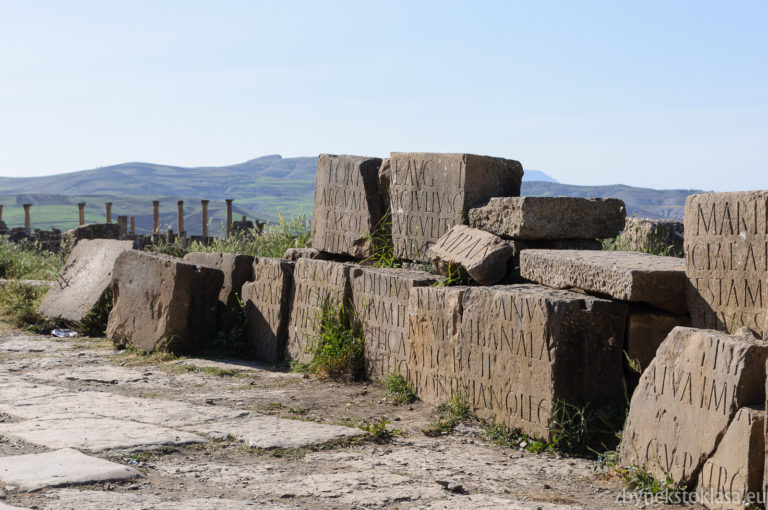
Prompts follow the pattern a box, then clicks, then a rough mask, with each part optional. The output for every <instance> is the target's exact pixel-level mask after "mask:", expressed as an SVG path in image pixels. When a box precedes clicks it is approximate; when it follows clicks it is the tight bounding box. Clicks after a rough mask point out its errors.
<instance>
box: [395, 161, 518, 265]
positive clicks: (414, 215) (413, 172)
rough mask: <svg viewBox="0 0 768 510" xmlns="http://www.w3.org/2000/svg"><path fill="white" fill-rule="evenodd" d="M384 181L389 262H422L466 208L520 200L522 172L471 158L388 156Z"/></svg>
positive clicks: (500, 163) (504, 163)
mask: <svg viewBox="0 0 768 510" xmlns="http://www.w3.org/2000/svg"><path fill="white" fill-rule="evenodd" d="M388 178H389V199H390V204H391V205H390V207H391V211H392V243H393V247H394V256H395V257H397V258H403V259H408V260H419V261H422V262H427V261H428V260H429V259H428V256H427V249H429V247H430V246H431V245H432V244H434V243H435V242H436V241H437V240H438V239H439V238H440V237H442V236H443V235H444V234H445V233H446V232H448V230H449V229H450V228H451V227H453V226H454V225H459V224H462V223H464V218H466V215H467V214H468V213H469V210H470V209H471V208H473V207H477V206H479V205H481V204H484V203H486V202H488V200H489V199H490V198H491V197H501V196H518V195H520V182H521V181H522V178H523V167H522V165H521V164H520V163H519V162H518V161H514V160H511V159H503V158H494V157H490V156H476V155H473V154H436V153H423V152H411V153H408V152H393V153H391V154H390V169H389V175H388Z"/></svg>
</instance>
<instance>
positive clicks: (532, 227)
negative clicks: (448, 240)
mask: <svg viewBox="0 0 768 510" xmlns="http://www.w3.org/2000/svg"><path fill="white" fill-rule="evenodd" d="M625 216H626V207H625V206H624V202H623V201H621V200H619V199H616V198H577V197H494V198H491V200H490V201H489V202H488V203H487V204H486V205H484V206H482V207H477V208H475V209H471V210H470V211H469V225H470V226H471V227H474V228H478V229H480V230H485V231H486V232H491V233H493V234H496V235H500V236H505V237H509V238H512V239H521V240H524V241H525V240H530V241H538V240H558V239H606V238H610V237H616V236H617V235H619V232H621V230H622V228H624V218H625Z"/></svg>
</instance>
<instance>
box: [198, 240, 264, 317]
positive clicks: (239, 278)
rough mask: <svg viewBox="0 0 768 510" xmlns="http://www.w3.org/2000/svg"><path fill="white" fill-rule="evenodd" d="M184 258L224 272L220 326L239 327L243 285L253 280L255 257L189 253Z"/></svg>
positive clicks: (220, 303) (220, 299)
mask: <svg viewBox="0 0 768 510" xmlns="http://www.w3.org/2000/svg"><path fill="white" fill-rule="evenodd" d="M184 260H186V261H187V262H191V263H192V264H195V265H198V266H204V267H210V268H213V269H218V270H219V271H221V272H222V273H224V282H223V283H222V284H221V291H220V292H219V305H218V310H217V314H218V315H217V321H218V327H219V329H222V330H228V329H231V328H233V327H237V326H238V325H239V322H240V320H241V308H240V301H241V298H242V296H241V292H242V289H243V285H244V284H245V283H246V282H249V281H251V280H253V257H251V256H250V255H241V254H234V253H188V254H186V255H184Z"/></svg>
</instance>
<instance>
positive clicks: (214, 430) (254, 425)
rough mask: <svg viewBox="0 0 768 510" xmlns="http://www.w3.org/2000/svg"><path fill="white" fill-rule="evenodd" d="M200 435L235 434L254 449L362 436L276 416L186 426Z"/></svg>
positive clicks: (357, 431)
mask: <svg viewBox="0 0 768 510" xmlns="http://www.w3.org/2000/svg"><path fill="white" fill-rule="evenodd" d="M184 430H189V431H191V432H195V433H197V434H205V435H207V436H210V437H213V438H217V439H223V438H226V437H228V436H234V437H235V438H236V439H237V440H239V441H245V442H247V443H248V446H251V447H253V448H264V449H271V448H298V447H301V446H308V445H313V444H322V443H327V442H328V441H334V440H336V439H342V438H345V437H354V436H359V435H362V433H363V432H362V431H361V430H360V429H355V428H352V427H342V426H339V425H325V424H322V423H312V422H307V421H301V420H290V419H286V418H277V417H276V416H249V417H248V418H245V419H243V420H229V421H217V422H211V423H204V424H200V425H193V426H190V427H185V429H184Z"/></svg>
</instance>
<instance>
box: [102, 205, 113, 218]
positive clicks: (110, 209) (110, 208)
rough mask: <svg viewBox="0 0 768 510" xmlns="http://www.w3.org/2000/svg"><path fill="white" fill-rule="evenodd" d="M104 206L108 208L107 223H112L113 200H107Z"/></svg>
mask: <svg viewBox="0 0 768 510" xmlns="http://www.w3.org/2000/svg"><path fill="white" fill-rule="evenodd" d="M104 206H105V207H106V208H107V223H112V202H105V203H104Z"/></svg>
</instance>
